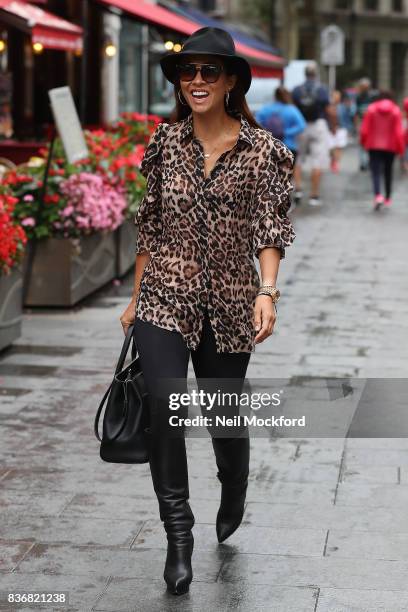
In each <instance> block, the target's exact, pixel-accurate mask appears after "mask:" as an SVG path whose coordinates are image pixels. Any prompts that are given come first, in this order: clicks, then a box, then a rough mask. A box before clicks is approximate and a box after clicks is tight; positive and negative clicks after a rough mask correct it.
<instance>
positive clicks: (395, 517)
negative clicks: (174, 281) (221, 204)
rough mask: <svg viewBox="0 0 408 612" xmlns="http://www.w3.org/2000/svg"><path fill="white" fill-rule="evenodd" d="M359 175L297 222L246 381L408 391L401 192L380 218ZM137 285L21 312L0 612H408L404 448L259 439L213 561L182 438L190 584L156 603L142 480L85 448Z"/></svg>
mask: <svg viewBox="0 0 408 612" xmlns="http://www.w3.org/2000/svg"><path fill="white" fill-rule="evenodd" d="M356 165H357V157H356V154H355V152H354V151H348V152H347V155H346V158H345V160H344V166H343V172H342V174H340V175H339V176H333V175H327V176H326V177H325V188H324V193H325V200H326V203H325V205H324V206H323V207H322V208H321V209H311V208H308V207H307V206H306V205H305V206H304V207H302V208H300V209H298V210H296V211H295V212H294V213H293V218H294V221H295V225H296V232H297V240H296V243H295V246H293V247H292V249H288V252H287V259H286V260H285V261H284V262H283V263H282V267H281V273H280V283H279V284H280V287H281V289H282V299H281V301H280V303H279V320H278V322H277V325H276V330H275V333H274V335H273V337H272V338H270V339H268V340H267V341H266V342H265V343H263V344H261V345H258V346H257V349H256V352H255V353H254V354H253V355H252V356H251V362H250V366H249V369H248V377H249V378H271V379H273V378H284V379H286V378H288V379H295V377H298V376H304V377H309V376H313V377H316V376H320V377H341V378H348V377H350V378H353V377H354V378H358V379H363V378H375V377H386V378H405V377H406V376H407V370H408V366H407V363H408V361H407V356H408V355H407V353H408V347H407V344H406V342H405V339H406V337H407V327H408V299H407V298H408V281H407V274H406V267H407V261H408V242H407V239H406V235H407V220H408V210H407V204H406V185H407V181H408V179H406V178H405V179H403V180H399V182H398V184H397V190H396V193H395V203H394V206H393V208H392V210H384V211H380V212H379V213H378V214H375V213H373V212H372V210H371V192H370V185H369V177H368V176H367V174H360V173H358V174H356V173H355V172H354V166H356ZM396 174H397V175H398V172H397V173H396ZM131 282H132V274H130V275H129V276H128V278H127V280H126V282H125V283H124V284H123V285H122V286H121V287H110V288H108V289H106V290H103V291H101V292H99V294H98V295H96V296H93V297H92V298H91V299H88V300H86V301H85V302H84V303H83V304H81V305H80V307H78V308H75V309H73V310H72V311H65V312H64V311H56V310H53V311H47V310H36V311H32V312H30V311H28V310H27V312H26V314H25V317H24V325H23V336H22V337H21V338H20V339H19V341H18V342H16V343H15V345H14V346H13V347H12V348H10V349H8V350H6V351H4V352H3V353H1V354H0V389H1V395H2V397H1V398H0V399H1V408H0V415H1V421H2V427H1V430H0V459H1V463H0V481H1V490H0V508H1V510H0V513H1V516H0V591H1V592H2V595H3V601H2V603H1V605H0V609H4V610H10V609H11V608H10V607H9V606H8V604H7V603H5V602H4V594H5V593H6V592H8V591H10V592H12V591H15V590H18V591H21V590H25V591H28V590H29V591H37V592H39V591H41V592H44V591H46V592H52V591H58V590H62V591H68V592H69V602H70V606H69V608H60V609H64V610H68V609H69V610H72V611H73V610H79V611H81V612H84V611H86V610H96V611H110V612H121V611H125V610H126V611H128V610H129V611H130V610H131V611H135V612H148V611H149V612H164V611H176V610H177V612H183V611H186V612H187V611H188V612H193V611H197V612H198V611H200V612H202V611H203V610H206V611H207V612H224V611H230V610H231V611H232V610H234V611H240V612H252V611H253V610H255V609H256V610H259V611H262V612H286V611H292V612H303V611H305V612H362V611H373V612H374V611H376V612H380V611H381V612H398V611H401V612H402V611H405V610H407V609H408V586H407V574H408V514H407V511H406V508H407V505H408V439H405V438H394V439H392V438H373V439H367V438H366V439H359V438H354V439H353V438H349V439H347V440H346V441H345V440H344V439H342V438H328V437H324V438H305V439H295V438H290V439H289V438H286V439H277V438H275V439H273V438H257V439H256V440H254V439H253V440H252V442H251V481H250V485H249V488H248V497H247V505H246V512H245V517H244V523H243V525H242V526H241V528H240V529H239V530H237V531H236V532H235V534H233V536H231V538H229V539H228V540H227V541H226V542H225V543H223V544H221V545H219V544H218V543H217V540H216V534H215V517H216V512H217V509H218V501H219V493H220V490H219V483H218V480H217V479H216V477H215V474H216V465H215V460H214V457H213V451H212V446H211V442H210V440H209V439H196V438H188V440H187V444H188V452H189V472H190V492H191V506H192V509H193V511H194V513H195V516H196V525H195V527H194V535H195V550H194V556H193V569H194V581H193V584H192V585H191V588H190V593H189V594H188V595H185V596H182V597H174V596H171V595H168V594H167V593H166V591H165V588H164V586H165V585H164V582H163V578H162V573H163V567H164V561H165V550H166V540H165V534H164V530H163V528H162V524H161V522H160V520H159V516H158V507H157V500H156V497H155V495H154V491H153V488H152V484H151V479H150V473H149V469H148V466H147V465H141V466H125V465H110V464H106V463H104V462H102V461H101V460H100V458H99V454H98V453H99V447H98V442H97V441H96V439H95V438H94V436H93V419H94V415H95V411H96V408H97V405H98V403H99V401H100V399H101V397H102V394H103V392H104V391H105V390H106V387H107V385H108V384H109V382H110V380H111V377H112V370H113V367H114V365H115V361H116V359H117V355H118V350H119V348H120V346H121V343H122V339H123V335H122V331H121V328H120V324H119V316H120V314H121V312H122V311H123V309H124V307H125V306H126V304H127V301H128V299H129V295H130V287H131ZM189 373H190V375H191V376H193V370H192V367H191V363H190V372H189ZM19 609H25V610H28V609H29V610H35V609H39V608H38V607H35V606H31V608H30V607H26V608H22V607H20V608H19ZM44 609H48V610H51V609H53V610H57V609H59V608H57V607H56V606H55V607H52V606H48V607H47V608H44Z"/></svg>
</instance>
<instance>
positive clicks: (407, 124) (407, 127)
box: [403, 98, 408, 172]
mask: <svg viewBox="0 0 408 612" xmlns="http://www.w3.org/2000/svg"><path fill="white" fill-rule="evenodd" d="M403 108H404V135H405V152H404V159H403V167H404V172H408V98H404V102H403Z"/></svg>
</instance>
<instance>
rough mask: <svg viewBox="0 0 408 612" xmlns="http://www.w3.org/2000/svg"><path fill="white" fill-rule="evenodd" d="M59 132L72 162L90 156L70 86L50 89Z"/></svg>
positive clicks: (52, 107)
mask: <svg viewBox="0 0 408 612" xmlns="http://www.w3.org/2000/svg"><path fill="white" fill-rule="evenodd" d="M48 96H49V98H50V101H51V109H52V113H53V115H54V119H55V123H56V126H57V128H58V133H59V135H60V137H61V140H62V144H63V145H64V150H65V153H66V156H67V159H68V162H69V163H70V164H73V163H74V162H76V161H78V160H79V159H83V158H84V157H88V156H89V151H88V147H87V145H86V142H85V138H84V133H83V131H82V126H81V122H80V120H79V117H78V113H77V110H76V108H75V103H74V99H73V97H72V94H71V90H70V88H69V87H56V88H55V89H50V90H49V91H48Z"/></svg>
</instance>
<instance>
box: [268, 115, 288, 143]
mask: <svg viewBox="0 0 408 612" xmlns="http://www.w3.org/2000/svg"><path fill="white" fill-rule="evenodd" d="M264 128H265V129H266V130H268V132H271V134H272V136H273V137H274V138H277V139H278V140H283V138H284V136H285V130H284V126H283V120H282V117H281V116H280V115H279V114H278V113H271V114H270V115H269V117H268V118H267V119H266V121H265V122H264Z"/></svg>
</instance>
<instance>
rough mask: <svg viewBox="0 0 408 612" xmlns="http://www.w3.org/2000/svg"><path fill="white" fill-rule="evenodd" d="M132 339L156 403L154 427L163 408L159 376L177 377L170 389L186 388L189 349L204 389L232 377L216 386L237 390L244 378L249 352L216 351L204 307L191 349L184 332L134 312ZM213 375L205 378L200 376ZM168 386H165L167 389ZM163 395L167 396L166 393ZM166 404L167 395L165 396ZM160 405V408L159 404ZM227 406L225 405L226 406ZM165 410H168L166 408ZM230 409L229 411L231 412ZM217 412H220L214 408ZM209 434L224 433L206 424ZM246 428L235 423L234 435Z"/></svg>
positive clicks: (180, 390) (211, 387)
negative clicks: (196, 341) (195, 343)
mask: <svg viewBox="0 0 408 612" xmlns="http://www.w3.org/2000/svg"><path fill="white" fill-rule="evenodd" d="M134 339H135V343H136V346H137V350H138V354H139V358H140V364H141V367H142V371H143V377H144V380H145V383H146V387H147V391H148V393H149V395H150V396H151V397H152V398H154V399H155V400H157V399H159V401H156V403H155V406H156V407H157V410H155V408H154V407H153V405H152V406H151V408H152V412H151V416H152V419H153V427H154V426H155V423H154V420H155V419H159V418H160V414H159V413H160V412H163V407H164V406H163V403H160V402H162V401H163V396H162V395H160V394H161V393H162V390H163V387H162V386H161V387H160V391H159V386H160V385H159V383H158V380H159V379H160V378H172V379H178V380H177V381H172V382H171V385H172V387H171V389H170V391H171V392H181V393H184V392H186V391H187V371H188V362H189V357H190V353H191V358H192V362H193V368H194V372H195V375H196V379H197V387H198V389H199V390H200V389H203V390H204V391H207V392H214V391H215V387H214V384H215V381H214V379H219V378H221V379H235V380H234V381H232V380H229V381H227V380H225V381H223V380H221V381H220V383H217V389H219V390H220V391H221V392H230V393H231V392H235V393H237V394H240V393H241V392H242V388H243V385H244V381H245V376H246V371H247V367H248V363H249V359H250V357H251V355H252V353H249V352H248V353H217V350H216V342H215V337H214V332H213V330H212V327H211V323H210V320H209V317H208V312H207V311H205V317H204V322H203V329H202V335H201V340H200V344H199V346H198V348H197V349H196V350H194V351H190V349H189V348H188V347H187V345H186V342H185V340H184V339H183V336H182V335H181V334H180V333H179V332H178V331H171V330H167V329H164V328H161V327H158V326H157V325H154V324H153V323H150V322H148V321H142V320H141V319H138V318H137V316H136V320H135V325H134ZM206 378H208V379H212V380H211V381H210V382H207V381H205V380H202V379H206ZM168 391H169V389H167V391H166V392H167V393H168ZM166 398H168V396H167V395H166ZM167 405H168V399H167ZM160 406H161V408H160ZM229 408H230V410H231V411H232V412H233V413H234V414H237V413H238V412H235V411H237V410H238V409H239V408H238V407H234V408H233V407H229ZM216 410H221V411H222V410H224V409H223V408H220V407H218V406H215V410H214V411H213V414H211V415H210V414H209V411H206V410H205V409H204V410H201V412H202V414H203V415H204V414H205V415H206V416H213V415H214V413H215V411H216ZM225 410H227V408H225ZM166 412H167V411H166ZM232 412H229V414H232ZM217 414H219V413H218V412H217ZM207 429H208V431H209V432H210V434H211V435H216V436H217V437H224V434H225V431H226V430H224V434H223V433H222V431H223V430H220V428H217V431H216V429H215V428H214V429H212V428H208V427H207ZM244 429H245V428H242V427H238V428H234V430H233V431H234V432H235V433H236V435H242V431H244ZM228 435H229V436H230V437H234V436H233V435H232V434H228Z"/></svg>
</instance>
